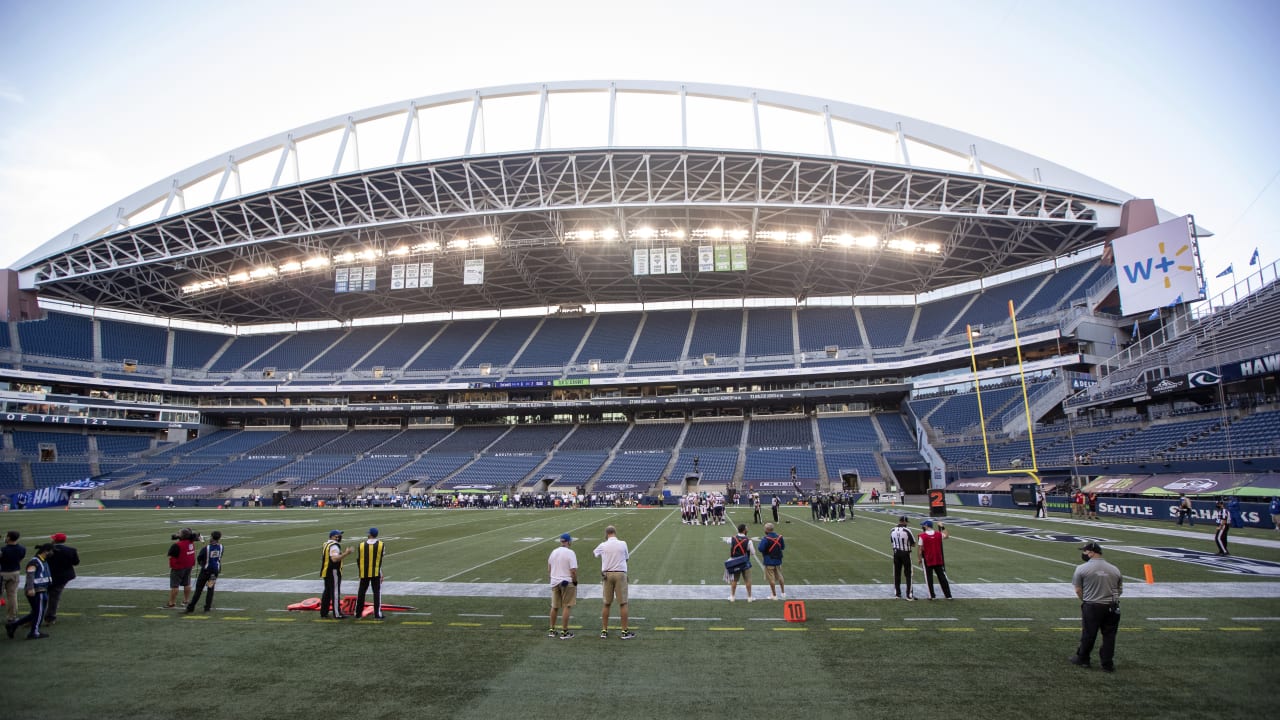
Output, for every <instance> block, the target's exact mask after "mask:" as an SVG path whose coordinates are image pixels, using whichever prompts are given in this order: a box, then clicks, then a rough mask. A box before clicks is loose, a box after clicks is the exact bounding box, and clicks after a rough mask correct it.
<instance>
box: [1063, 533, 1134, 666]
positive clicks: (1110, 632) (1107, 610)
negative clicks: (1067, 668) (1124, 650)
mask: <svg viewBox="0 0 1280 720" xmlns="http://www.w3.org/2000/svg"><path fill="white" fill-rule="evenodd" d="M1080 559H1082V560H1084V564H1082V565H1077V566H1076V571H1075V573H1074V574H1072V576H1071V585H1072V586H1073V587H1074V588H1075V590H1076V597H1078V598H1080V626H1081V627H1080V647H1079V648H1077V649H1076V654H1075V655H1072V656H1071V657H1070V658H1068V660H1069V661H1070V662H1071V664H1072V665H1079V666H1080V667H1089V655H1090V653H1092V652H1093V641H1094V639H1095V638H1097V636H1098V633H1099V632H1101V633H1102V649H1101V650H1099V651H1098V659H1099V660H1101V661H1102V669H1103V670H1105V671H1107V672H1115V669H1116V666H1115V652H1116V631H1117V630H1119V629H1120V594H1121V593H1122V592H1124V578H1123V577H1122V576H1121V575H1120V570H1119V568H1117V567H1116V566H1115V565H1112V564H1111V563H1109V562H1107V561H1106V560H1103V559H1102V546H1100V545H1098V543H1096V542H1089V543H1085V544H1084V545H1083V546H1081V547H1080Z"/></svg>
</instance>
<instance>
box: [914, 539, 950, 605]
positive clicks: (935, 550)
mask: <svg viewBox="0 0 1280 720" xmlns="http://www.w3.org/2000/svg"><path fill="white" fill-rule="evenodd" d="M920 528H921V531H920V538H919V543H920V564H921V565H924V579H925V582H926V583H928V585H929V599H930V600H936V599H937V598H938V596H937V594H936V593H934V591H933V576H934V575H937V576H938V584H939V585H941V586H942V594H943V596H945V597H946V598H947V599H948V600H950V599H951V583H949V582H948V581H947V564H946V561H945V560H944V559H943V556H942V541H943V540H946V539H947V538H949V537H951V536H950V535H948V534H947V526H946V525H943V524H942V523H938V529H937V530H934V529H933V521H932V520H925V521H924V522H922V523H920Z"/></svg>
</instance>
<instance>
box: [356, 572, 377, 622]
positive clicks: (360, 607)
mask: <svg viewBox="0 0 1280 720" xmlns="http://www.w3.org/2000/svg"><path fill="white" fill-rule="evenodd" d="M370 587H372V588H373V616H374V617H376V618H378V619H379V620H381V619H382V578H380V577H371V578H366V577H362V578H360V590H359V593H360V599H358V600H356V618H357V619H358V618H362V617H364V596H365V593H367V592H368V591H369V588H370Z"/></svg>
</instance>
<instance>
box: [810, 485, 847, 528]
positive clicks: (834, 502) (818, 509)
mask: <svg viewBox="0 0 1280 720" xmlns="http://www.w3.org/2000/svg"><path fill="white" fill-rule="evenodd" d="M855 499H856V498H855V497H854V495H853V493H847V492H839V493H814V494H812V495H810V496H809V511H810V512H811V513H813V519H814V521H815V522H844V520H845V519H846V518H845V509H846V508H848V512H849V517H848V519H849V520H852V519H853V503H854V500H855Z"/></svg>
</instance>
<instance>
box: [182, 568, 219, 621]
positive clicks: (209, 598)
mask: <svg viewBox="0 0 1280 720" xmlns="http://www.w3.org/2000/svg"><path fill="white" fill-rule="evenodd" d="M217 580H218V573H216V572H210V571H208V570H201V571H200V576H199V577H197V578H196V593H195V594H194V595H192V596H191V602H189V603H187V610H188V611H191V610H195V609H196V605H197V604H199V602H200V593H202V592H204V588H205V586H206V585H208V586H209V594H208V595H206V596H205V598H204V611H205V612H209V609H210V608H212V607H213V586H214V584H215V583H216V582H217Z"/></svg>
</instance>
